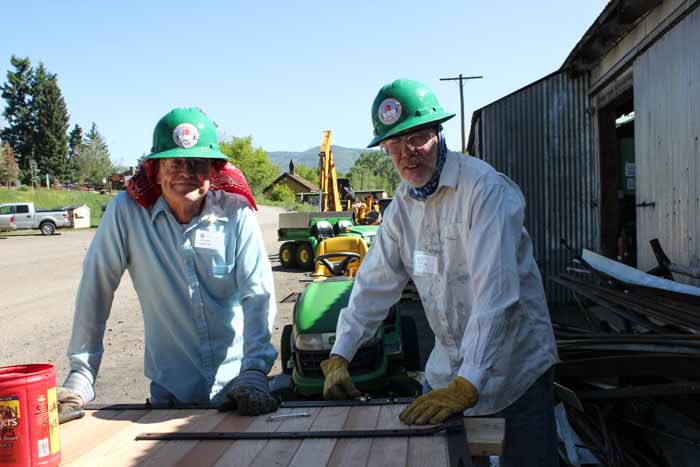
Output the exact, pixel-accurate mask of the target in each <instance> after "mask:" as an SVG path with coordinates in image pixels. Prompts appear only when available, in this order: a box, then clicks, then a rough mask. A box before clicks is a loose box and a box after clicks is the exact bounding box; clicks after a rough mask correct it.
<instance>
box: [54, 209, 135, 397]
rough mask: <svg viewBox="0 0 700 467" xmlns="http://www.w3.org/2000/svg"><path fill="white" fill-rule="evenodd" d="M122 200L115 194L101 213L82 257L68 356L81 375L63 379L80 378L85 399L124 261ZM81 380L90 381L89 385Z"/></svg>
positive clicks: (90, 390) (97, 362) (95, 370)
mask: <svg viewBox="0 0 700 467" xmlns="http://www.w3.org/2000/svg"><path fill="white" fill-rule="evenodd" d="M124 201H125V199H124V198H121V197H119V198H115V199H114V200H113V201H112V202H111V203H110V204H109V206H108V207H107V210H106V211H105V214H104V216H102V220H101V221H100V225H99V227H98V228H97V231H96V232H95V236H94V238H93V240H92V243H91V244H90V247H89V248H88V251H87V253H86V255H85V259H84V260H83V273H82V277H81V279H80V286H79V288H78V294H77V297H76V303H75V314H74V317H73V331H72V334H71V339H70V344H69V345H68V358H69V361H70V368H71V374H72V373H79V374H80V375H81V376H82V378H76V377H75V376H71V375H69V377H68V380H67V381H69V382H70V385H71V386H72V385H75V382H76V381H82V382H84V383H83V384H82V385H81V386H85V387H81V388H79V389H80V391H81V395H82V396H83V398H87V399H88V400H90V399H92V398H93V397H94V393H93V392H92V387H91V386H92V385H94V384H95V378H96V377H97V372H98V371H99V368H100V362H101V360H102V352H103V346H102V340H103V338H104V333H105V325H106V323H107V319H108V318H109V313H110V310H111V308H112V300H113V299H114V291H115V290H116V289H117V287H118V286H119V282H120V281H121V278H122V275H123V274H124V270H125V269H126V266H127V261H128V251H127V247H126V244H127V239H126V238H125V237H126V233H125V231H124V230H123V229H122V226H123V225H124V224H123V222H124V220H123V219H120V217H121V216H122V212H123V209H121V206H120V203H123V202H124ZM85 382H87V383H89V384H90V388H87V386H86V384H85ZM74 389H78V388H74ZM88 400H86V402H87V401H88Z"/></svg>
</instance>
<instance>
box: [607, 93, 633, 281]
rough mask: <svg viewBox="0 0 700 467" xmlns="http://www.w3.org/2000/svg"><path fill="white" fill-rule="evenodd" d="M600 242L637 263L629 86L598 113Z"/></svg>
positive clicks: (615, 255) (610, 254)
mask: <svg viewBox="0 0 700 467" xmlns="http://www.w3.org/2000/svg"><path fill="white" fill-rule="evenodd" d="M598 129H599V135H600V181H601V198H600V200H601V206H600V209H601V211H600V212H601V216H600V221H601V234H602V238H601V244H602V246H603V252H604V254H605V255H606V256H607V257H609V258H613V259H616V260H618V261H620V262H622V263H625V264H627V265H630V266H633V267H636V265H637V247H636V239H637V213H636V197H635V191H636V165H635V154H634V100H633V94H632V89H631V88H630V89H629V90H628V91H626V92H625V93H624V94H622V95H621V96H619V97H618V98H617V99H615V100H614V101H612V102H611V103H609V104H608V105H606V106H605V107H603V108H602V109H601V111H600V112H599V114H598Z"/></svg>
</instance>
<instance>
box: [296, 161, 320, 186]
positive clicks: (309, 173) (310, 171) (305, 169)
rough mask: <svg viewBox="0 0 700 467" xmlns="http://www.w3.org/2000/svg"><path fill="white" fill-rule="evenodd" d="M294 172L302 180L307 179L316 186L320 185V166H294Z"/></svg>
mask: <svg viewBox="0 0 700 467" xmlns="http://www.w3.org/2000/svg"><path fill="white" fill-rule="evenodd" d="M294 172H295V173H296V174H297V175H299V176H300V177H301V178H304V179H306V180H307V181H309V182H311V183H313V184H314V185H318V179H319V174H318V166H316V167H309V166H306V165H302V164H294Z"/></svg>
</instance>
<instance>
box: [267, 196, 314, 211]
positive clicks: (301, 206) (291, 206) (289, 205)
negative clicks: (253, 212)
mask: <svg viewBox="0 0 700 467" xmlns="http://www.w3.org/2000/svg"><path fill="white" fill-rule="evenodd" d="M256 202H257V204H259V205H261V206H275V207H278V208H285V209H288V210H290V211H298V212H311V211H318V207H316V206H311V205H310V204H306V203H297V202H296V201H272V200H270V199H267V198H260V201H259V202H258V201H257V200H256Z"/></svg>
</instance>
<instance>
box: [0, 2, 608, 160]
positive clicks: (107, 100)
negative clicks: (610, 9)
mask: <svg viewBox="0 0 700 467" xmlns="http://www.w3.org/2000/svg"><path fill="white" fill-rule="evenodd" d="M606 3H607V2H606V0H559V1H556V0H533V1H529V2H523V1H515V0H507V1H505V0H503V1H489V2H483V1H476V0H463V1H456V0H445V1H443V0H434V1H432V2H425V1H414V0H405V1H402V2H389V1H380V0H375V1H365V0H354V1H326V2H321V1H296V2H292V1H286V2H282V1H267V2H264V1H257V2H254V1H248V2H244V1H231V0H229V1H218V0H210V1H208V2H181V1H168V2H164V1H141V2H130V1H121V2H95V1H92V2H88V1H68V0H66V1H60V2H59V1H48V0H47V1H31V0H28V1H24V2H4V4H3V6H2V13H1V18H2V19H0V31H2V33H1V34H2V41H0V77H1V79H2V81H3V82H5V80H6V74H7V70H8V68H9V66H10V64H9V61H10V56H11V55H12V54H16V55H18V56H21V57H25V56H28V57H29V58H30V59H31V60H32V63H34V64H37V63H38V62H39V61H41V62H43V63H44V64H45V65H46V67H47V68H48V69H49V70H50V71H51V72H54V73H57V74H58V80H59V81H58V82H59V86H60V87H61V90H62V92H63V96H64V98H65V100H66V103H67V105H68V111H69V113H70V116H71V127H72V126H73V124H75V123H77V124H79V125H80V126H82V127H83V128H88V127H89V126H90V124H91V122H93V121H94V122H96V123H97V125H98V127H99V129H100V131H101V132H102V133H103V135H104V136H105V138H106V140H107V143H108V144H109V148H110V151H111V154H112V160H113V161H114V162H115V163H120V164H122V165H133V164H134V163H135V162H136V160H137V159H138V157H140V156H141V154H143V153H144V152H148V150H149V148H150V145H151V136H152V131H153V126H154V125H155V123H156V122H157V121H158V119H159V118H160V117H161V116H162V115H163V114H165V113H166V112H167V111H168V110H170V109H171V108H173V107H177V106H199V107H201V108H203V109H204V110H205V111H206V112H207V113H208V114H209V115H210V116H211V117H212V118H213V119H214V120H215V121H216V122H217V124H218V126H219V130H220V133H221V135H222V137H226V138H229V137H231V136H247V135H252V136H253V142H254V145H255V146H256V147H262V148H263V149H265V150H267V151H278V150H290V151H301V150H304V149H308V148H310V147H312V146H316V145H318V144H320V142H321V138H322V134H323V130H324V129H332V130H333V142H334V144H338V145H341V146H346V147H364V146H365V145H366V144H367V143H368V142H369V140H370V139H371V133H372V128H371V124H370V106H371V103H372V100H373V99H374V96H375V95H376V93H377V91H378V90H379V88H380V87H381V86H382V85H383V84H384V83H387V82H389V81H392V80H394V79H396V78H400V77H405V78H411V79H416V80H419V81H422V82H424V83H425V84H427V85H428V86H429V87H431V88H432V89H433V90H434V91H435V93H436V94H437V96H438V99H439V100H440V102H441V104H442V105H443V107H445V108H446V109H447V110H449V111H452V112H455V113H457V114H458V115H457V117H456V118H454V119H452V120H451V121H449V122H448V123H447V124H446V125H445V131H446V138H447V143H448V146H449V147H450V148H452V149H456V150H459V148H460V144H461V143H460V121H459V89H458V85H457V84H456V83H455V82H443V81H439V79H440V78H443V77H452V76H457V75H458V74H459V73H462V74H464V75H465V76H467V75H483V76H484V78H483V79H481V80H474V81H469V82H468V83H467V84H466V86H465V89H464V96H465V120H466V126H467V128H466V131H467V132H468V125H469V120H470V118H471V113H472V111H473V110H475V109H477V108H479V107H482V106H484V105H486V104H488V103H490V102H492V101H494V100H496V99H498V98H500V97H502V96H504V95H506V94H508V93H510V92H512V91H514V90H516V89H518V88H520V87H522V86H524V85H526V84H528V83H531V82H533V81H535V80H537V79H539V78H541V77H542V76H544V75H546V74H548V73H551V72H552V71H554V70H556V69H557V68H559V66H560V65H561V64H562V62H563V61H564V59H565V58H566V56H567V55H568V53H569V52H570V51H571V49H572V48H573V46H574V45H575V44H576V43H577V42H578V40H579V39H580V38H581V37H582V36H583V34H584V32H585V31H586V29H587V28H588V27H589V26H590V25H591V24H592V22H593V21H594V20H595V18H596V17H597V16H598V14H599V13H600V12H601V11H602V9H603V7H604V6H605V4H606ZM2 104H3V105H4V101H3V102H2Z"/></svg>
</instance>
